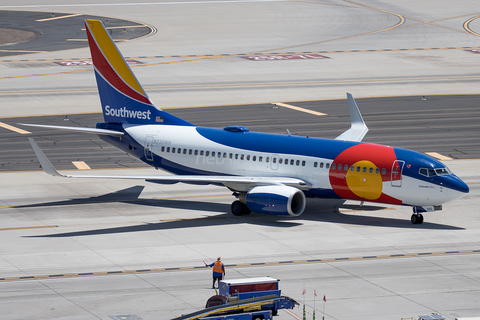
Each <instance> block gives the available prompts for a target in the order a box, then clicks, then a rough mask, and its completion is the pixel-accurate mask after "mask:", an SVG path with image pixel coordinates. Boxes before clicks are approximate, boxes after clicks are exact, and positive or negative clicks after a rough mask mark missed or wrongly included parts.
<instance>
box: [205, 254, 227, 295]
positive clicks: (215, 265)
mask: <svg viewBox="0 0 480 320" xmlns="http://www.w3.org/2000/svg"><path fill="white" fill-rule="evenodd" d="M208 266H209V267H210V268H212V271H213V285H212V289H215V281H217V280H218V286H220V280H223V277H224V276H225V266H224V265H223V263H222V258H221V257H218V258H217V261H215V262H212V263H210V264H209V265H208Z"/></svg>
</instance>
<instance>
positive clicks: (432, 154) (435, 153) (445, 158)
mask: <svg viewBox="0 0 480 320" xmlns="http://www.w3.org/2000/svg"><path fill="white" fill-rule="evenodd" d="M425 154H428V155H429V156H430V157H434V158H436V159H438V160H453V159H452V158H450V157H447V156H444V155H442V154H440V153H437V152H425Z"/></svg>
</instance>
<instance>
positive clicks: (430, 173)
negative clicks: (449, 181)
mask: <svg viewBox="0 0 480 320" xmlns="http://www.w3.org/2000/svg"><path fill="white" fill-rule="evenodd" d="M418 173H420V174H421V175H423V176H426V177H434V176H442V175H445V174H450V173H452V172H451V171H450V169H448V168H447V167H444V168H436V169H427V168H420V170H419V171H418Z"/></svg>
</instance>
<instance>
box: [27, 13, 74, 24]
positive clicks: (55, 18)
mask: <svg viewBox="0 0 480 320" xmlns="http://www.w3.org/2000/svg"><path fill="white" fill-rule="evenodd" d="M81 15H83V14H82V13H76V14H69V15H68V16H61V17H51V18H46V19H40V20H35V21H37V22H43V21H50V20H58V19H64V18H71V17H77V16H81Z"/></svg>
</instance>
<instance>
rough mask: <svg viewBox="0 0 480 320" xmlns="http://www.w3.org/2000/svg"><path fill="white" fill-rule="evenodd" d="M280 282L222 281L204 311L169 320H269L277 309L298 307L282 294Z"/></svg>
mask: <svg viewBox="0 0 480 320" xmlns="http://www.w3.org/2000/svg"><path fill="white" fill-rule="evenodd" d="M279 281H280V280H278V279H275V278H271V277H259V278H246V279H233V280H222V281H220V284H219V294H218V295H214V296H212V297H210V299H208V301H207V304H206V307H205V309H203V310H199V311H196V312H192V313H190V314H186V315H182V316H180V317H177V318H175V319H172V320H194V319H196V320H260V319H265V320H270V319H272V317H273V316H275V315H277V312H278V310H279V309H293V308H294V307H295V306H296V305H298V303H297V302H296V301H295V300H294V299H292V298H289V297H286V296H282V295H281V293H282V292H281V290H280V289H279V287H278V282H279Z"/></svg>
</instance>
